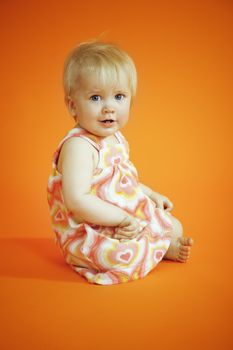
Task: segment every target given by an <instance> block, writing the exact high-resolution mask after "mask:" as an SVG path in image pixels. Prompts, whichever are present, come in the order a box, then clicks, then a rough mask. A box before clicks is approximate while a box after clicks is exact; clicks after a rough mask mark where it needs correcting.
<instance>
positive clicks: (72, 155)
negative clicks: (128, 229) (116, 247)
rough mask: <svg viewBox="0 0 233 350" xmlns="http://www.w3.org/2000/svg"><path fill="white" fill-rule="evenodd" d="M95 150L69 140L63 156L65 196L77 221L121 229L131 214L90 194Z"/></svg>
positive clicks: (86, 144) (64, 147)
mask: <svg viewBox="0 0 233 350" xmlns="http://www.w3.org/2000/svg"><path fill="white" fill-rule="evenodd" d="M93 156H94V149H93V146H91V145H90V144H89V143H88V142H87V141H86V140H83V139H81V138H71V139H69V140H67V141H66V142H65V143H64V145H63V147H62V149H61V153H60V161H59V163H60V165H61V167H60V168H61V172H62V192H63V197H64V202H65V205H66V207H67V208H68V210H70V211H71V212H72V213H73V218H74V220H75V216H76V217H79V218H80V217H81V218H82V219H83V220H84V221H87V222H90V223H93V224H97V225H103V226H118V225H120V224H121V223H122V222H123V221H124V220H126V218H127V217H129V214H128V213H127V212H126V211H124V210H123V209H121V208H119V207H117V206H115V205H113V204H110V203H108V202H105V201H103V200H102V199H100V198H98V197H97V196H95V195H93V194H90V191H91V180H92V177H93V171H94V157H93Z"/></svg>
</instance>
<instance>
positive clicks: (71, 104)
mask: <svg viewBox="0 0 233 350" xmlns="http://www.w3.org/2000/svg"><path fill="white" fill-rule="evenodd" d="M65 104H66V106H67V108H68V110H69V112H70V114H71V115H72V116H73V117H75V116H76V114H77V113H76V108H75V103H74V101H73V100H72V98H71V97H70V96H66V97H65Z"/></svg>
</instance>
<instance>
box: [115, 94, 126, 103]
mask: <svg viewBox="0 0 233 350" xmlns="http://www.w3.org/2000/svg"><path fill="white" fill-rule="evenodd" d="M124 97H125V95H123V94H117V95H116V96H115V99H116V100H119V101H120V100H123V98H124Z"/></svg>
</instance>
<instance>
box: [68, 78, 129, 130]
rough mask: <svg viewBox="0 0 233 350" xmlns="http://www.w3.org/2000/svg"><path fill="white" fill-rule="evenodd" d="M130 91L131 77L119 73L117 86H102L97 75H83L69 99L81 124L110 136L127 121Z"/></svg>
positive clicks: (84, 127)
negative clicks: (129, 80) (129, 78)
mask: <svg viewBox="0 0 233 350" xmlns="http://www.w3.org/2000/svg"><path fill="white" fill-rule="evenodd" d="M130 101H131V93H130V89H129V82H128V78H127V77H126V76H125V74H123V73H122V74H121V75H120V79H119V81H118V82H117V86H107V87H106V86H103V85H102V84H100V82H99V80H98V78H97V74H95V73H92V74H90V75H88V78H87V77H86V78H85V77H82V78H81V79H80V80H79V82H78V86H77V89H76V91H75V93H74V95H73V97H72V101H70V105H71V104H72V110H73V115H76V117H77V120H78V125H79V126H80V127H82V128H83V129H85V130H87V131H89V132H90V133H92V134H94V135H97V136H101V137H107V136H110V135H112V134H114V133H115V132H116V131H118V130H119V129H120V128H122V127H123V126H124V125H125V124H126V123H127V121H128V117H129V110H130Z"/></svg>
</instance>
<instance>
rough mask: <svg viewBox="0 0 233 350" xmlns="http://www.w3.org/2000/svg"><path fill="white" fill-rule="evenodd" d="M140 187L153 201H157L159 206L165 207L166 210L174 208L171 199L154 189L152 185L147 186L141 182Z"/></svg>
mask: <svg viewBox="0 0 233 350" xmlns="http://www.w3.org/2000/svg"><path fill="white" fill-rule="evenodd" d="M140 187H141V189H142V191H143V192H144V193H145V195H146V196H148V197H149V198H150V199H151V200H152V201H153V202H155V204H156V206H157V207H158V208H160V209H164V210H166V211H171V210H172V209H173V204H172V202H171V201H170V199H168V198H167V197H165V196H163V195H162V194H160V193H158V192H155V191H153V190H152V189H151V188H150V187H148V186H145V185H144V184H142V183H140Z"/></svg>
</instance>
